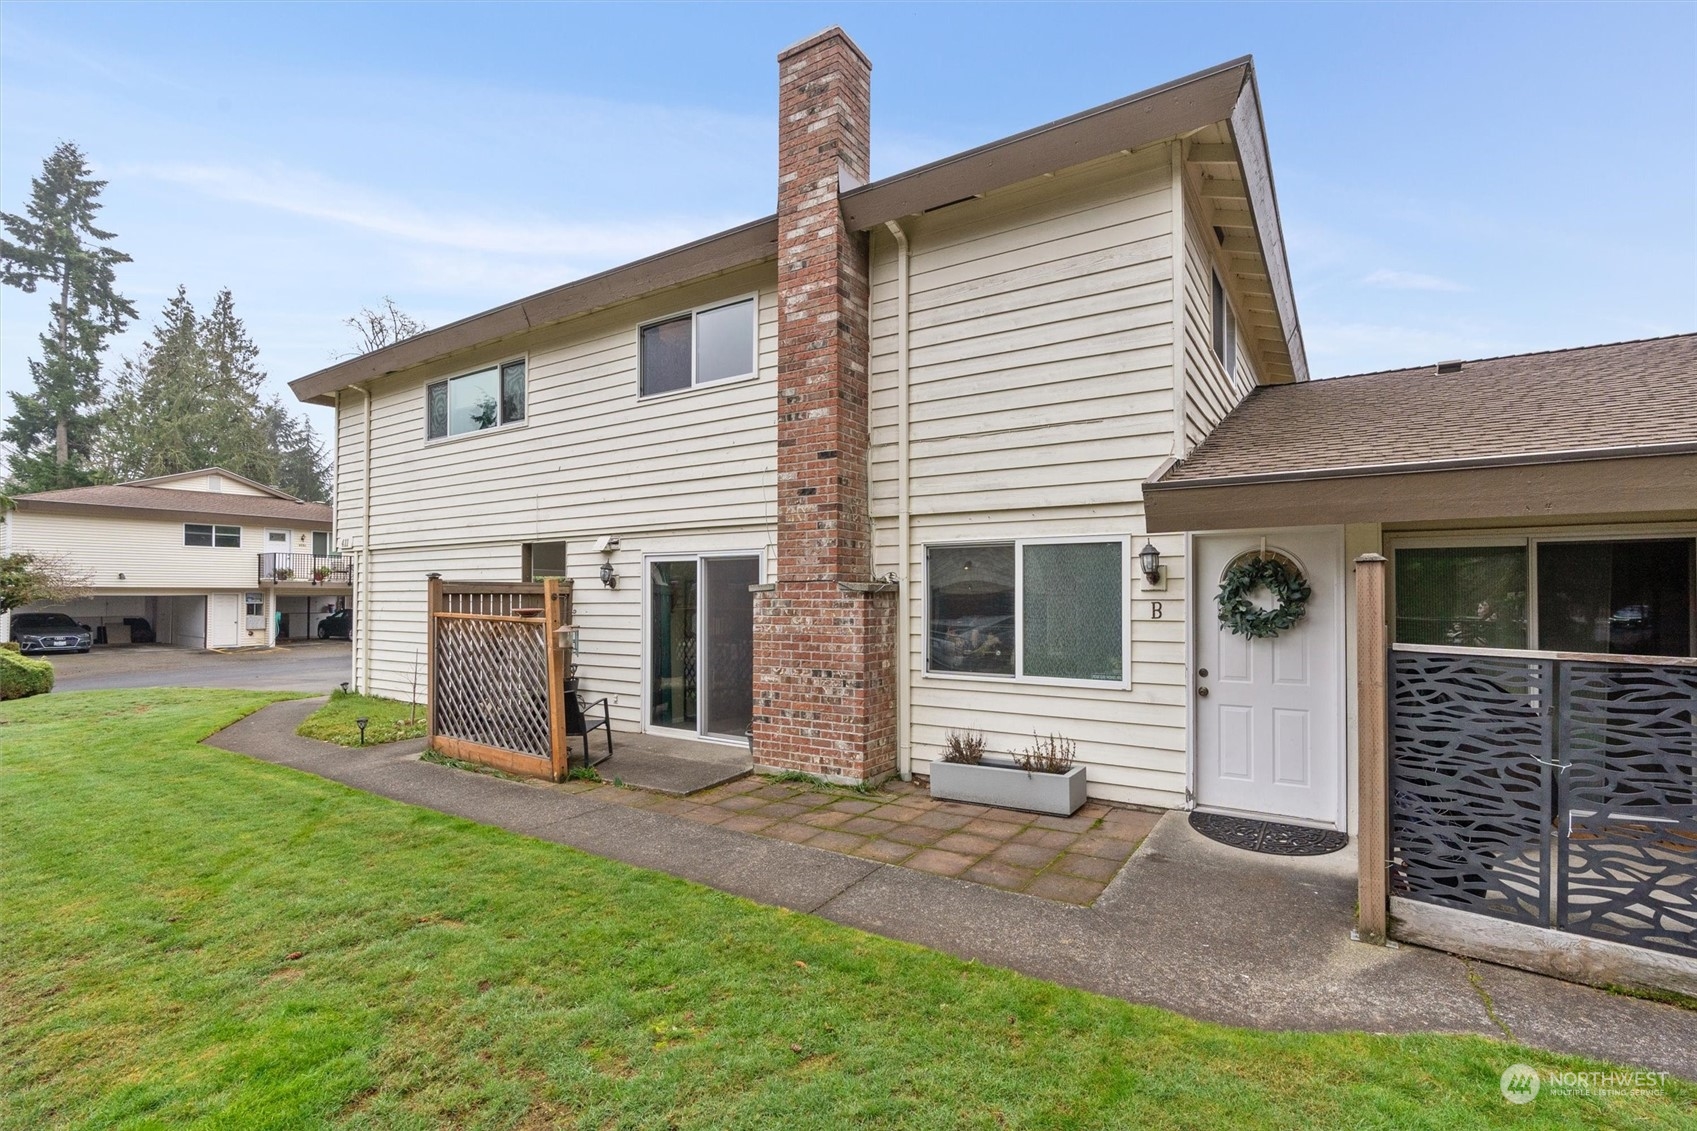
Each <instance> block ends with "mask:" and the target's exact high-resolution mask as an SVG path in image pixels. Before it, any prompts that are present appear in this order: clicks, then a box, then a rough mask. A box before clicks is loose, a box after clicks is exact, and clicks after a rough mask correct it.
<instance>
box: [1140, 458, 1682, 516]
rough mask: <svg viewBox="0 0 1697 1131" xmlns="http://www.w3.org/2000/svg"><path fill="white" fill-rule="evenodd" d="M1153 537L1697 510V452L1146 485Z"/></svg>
mask: <svg viewBox="0 0 1697 1131" xmlns="http://www.w3.org/2000/svg"><path fill="white" fill-rule="evenodd" d="M1143 507H1144V521H1145V524H1146V526H1147V529H1148V530H1149V532H1150V533H1152V534H1160V533H1178V532H1181V531H1188V530H1249V529H1255V528H1259V527H1274V526H1326V525H1332V524H1337V523H1350V522H1379V523H1393V522H1429V521H1446V520H1465V519H1503V520H1505V521H1506V520H1516V521H1524V520H1528V519H1534V520H1536V519H1551V520H1554V519H1559V518H1562V517H1563V516H1566V515H1575V514H1587V515H1606V514H1628V513H1630V514H1635V515H1641V514H1645V513H1654V512H1664V511H1665V512H1690V511H1692V510H1693V509H1697V453H1679V454H1672V455H1650V456H1615V457H1611V458H1605V459H1588V460H1567V461H1562V462H1545V463H1518V464H1503V465H1495V466H1488V467H1468V468H1450V469H1426V470H1418V471H1405V472H1400V473H1398V472H1385V473H1381V474H1374V475H1324V474H1322V475H1316V476H1313V477H1309V478H1302V479H1292V480H1277V481H1267V480H1261V481H1256V482H1249V481H1244V482H1236V483H1234V482H1231V481H1229V480H1215V481H1214V482H1213V483H1211V484H1208V485H1205V486H1203V485H1197V486H1187V485H1183V484H1172V485H1163V484H1160V483H1145V484H1144V487H1143Z"/></svg>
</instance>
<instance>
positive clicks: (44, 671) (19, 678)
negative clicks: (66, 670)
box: [0, 650, 53, 699]
mask: <svg viewBox="0 0 1697 1131" xmlns="http://www.w3.org/2000/svg"><path fill="white" fill-rule="evenodd" d="M52 690H53V665H52V664H50V663H48V662H47V661H46V660H37V659H35V658H33V657H31V656H22V655H19V654H18V653H17V652H13V651H5V650H0V699H27V698H28V697H29V696H31V695H46V694H47V693H48V692H49V691H52Z"/></svg>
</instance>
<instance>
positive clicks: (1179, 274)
mask: <svg viewBox="0 0 1697 1131" xmlns="http://www.w3.org/2000/svg"><path fill="white" fill-rule="evenodd" d="M1171 160H1172V194H1173V200H1172V218H1173V250H1172V262H1173V322H1172V326H1173V449H1172V450H1173V458H1174V459H1180V460H1182V459H1183V458H1184V457H1185V456H1187V455H1189V454H1190V444H1189V440H1190V437H1189V431H1190V420H1189V410H1190V388H1189V384H1190V378H1189V374H1188V373H1186V371H1185V370H1186V366H1185V356H1184V342H1185V329H1186V327H1185V322H1186V320H1187V318H1188V317H1189V313H1188V309H1187V303H1186V295H1187V294H1188V291H1189V288H1188V287H1187V286H1186V285H1185V284H1186V280H1187V279H1188V278H1189V275H1190V264H1189V258H1190V253H1189V251H1188V249H1187V248H1186V247H1185V242H1186V241H1185V233H1186V230H1187V229H1186V225H1185V213H1184V208H1185V200H1184V140H1183V139H1182V138H1181V139H1179V140H1178V141H1175V142H1173V146H1172V151H1171Z"/></svg>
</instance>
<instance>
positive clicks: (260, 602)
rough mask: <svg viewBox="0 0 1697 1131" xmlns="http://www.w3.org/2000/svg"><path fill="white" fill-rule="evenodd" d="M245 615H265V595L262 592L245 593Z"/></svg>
mask: <svg viewBox="0 0 1697 1131" xmlns="http://www.w3.org/2000/svg"><path fill="white" fill-rule="evenodd" d="M244 603H245V604H246V605H247V615H248V616H250V617H262V616H264V615H265V595H264V594H263V593H249V594H246V601H245V602H244Z"/></svg>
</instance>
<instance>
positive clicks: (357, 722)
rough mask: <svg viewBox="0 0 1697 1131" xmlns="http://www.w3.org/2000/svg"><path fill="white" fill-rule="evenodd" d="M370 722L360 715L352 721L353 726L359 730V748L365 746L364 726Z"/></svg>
mask: <svg viewBox="0 0 1697 1131" xmlns="http://www.w3.org/2000/svg"><path fill="white" fill-rule="evenodd" d="M370 721H371V720H370V719H369V718H367V717H366V716H364V715H361V716H360V717H359V718H357V719H355V720H354V726H356V727H358V728H359V744H360V745H361V746H364V745H365V724H366V723H369V722H370Z"/></svg>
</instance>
